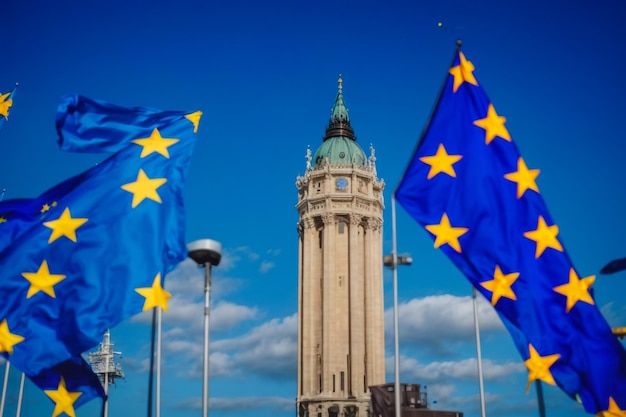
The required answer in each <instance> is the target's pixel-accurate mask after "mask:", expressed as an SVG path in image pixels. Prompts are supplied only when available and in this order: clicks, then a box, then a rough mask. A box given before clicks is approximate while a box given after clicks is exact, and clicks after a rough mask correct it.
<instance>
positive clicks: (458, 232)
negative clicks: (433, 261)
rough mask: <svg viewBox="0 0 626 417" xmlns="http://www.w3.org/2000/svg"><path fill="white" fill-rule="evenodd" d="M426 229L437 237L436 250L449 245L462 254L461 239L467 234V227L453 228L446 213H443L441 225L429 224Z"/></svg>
mask: <svg viewBox="0 0 626 417" xmlns="http://www.w3.org/2000/svg"><path fill="white" fill-rule="evenodd" d="M425 227H426V230H428V231H429V232H430V233H432V234H433V235H435V236H436V238H435V245H434V246H435V248H438V247H440V246H442V245H444V244H446V243H447V244H448V245H450V246H451V247H452V248H453V249H454V250H455V251H457V252H458V253H461V245H460V244H459V237H461V236H463V235H464V234H465V233H467V231H468V230H469V229H468V228H467V227H452V226H451V225H450V220H448V215H447V214H446V213H443V216H441V223H439V224H429V225H426V226H425Z"/></svg>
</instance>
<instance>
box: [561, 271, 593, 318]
mask: <svg viewBox="0 0 626 417" xmlns="http://www.w3.org/2000/svg"><path fill="white" fill-rule="evenodd" d="M595 280H596V276H595V275H590V276H588V277H586V278H583V279H579V278H578V275H577V274H576V271H574V268H570V270H569V282H568V283H567V284H563V285H559V286H558V287H554V288H553V290H554V291H556V292H558V293H559V294H561V295H564V296H566V297H567V306H566V308H565V312H566V313H569V312H570V310H571V309H572V307H574V304H576V302H578V301H582V302H585V303H588V304H591V305H593V304H594V303H593V298H591V294H589V288H590V287H591V286H592V285H593V283H594V281H595Z"/></svg>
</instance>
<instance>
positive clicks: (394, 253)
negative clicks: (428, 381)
mask: <svg viewBox="0 0 626 417" xmlns="http://www.w3.org/2000/svg"><path fill="white" fill-rule="evenodd" d="M391 256H392V257H393V260H392V262H393V266H392V268H393V343H394V370H395V379H394V381H395V385H394V393H395V403H396V417H400V409H401V404H400V356H399V355H400V353H399V352H400V347H399V345H400V344H399V338H398V252H397V248H396V196H395V194H392V195H391Z"/></svg>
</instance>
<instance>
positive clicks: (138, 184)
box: [121, 168, 167, 208]
mask: <svg viewBox="0 0 626 417" xmlns="http://www.w3.org/2000/svg"><path fill="white" fill-rule="evenodd" d="M166 182H167V179H166V178H153V179H152V178H148V176H147V175H146V173H145V172H143V169H141V168H140V169H139V174H137V180H136V181H135V182H129V183H128V184H124V185H122V186H121V188H122V190H125V191H128V192H129V193H132V194H133V202H132V204H131V206H132V208H135V207H137V206H138V205H139V203H141V202H142V201H143V200H145V199H146V198H149V199H150V200H153V201H156V202H157V203H161V197H160V196H159V193H157V191H156V190H157V188H159V187H160V186H162V185H163V184H165V183H166Z"/></svg>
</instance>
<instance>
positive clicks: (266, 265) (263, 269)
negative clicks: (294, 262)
mask: <svg viewBox="0 0 626 417" xmlns="http://www.w3.org/2000/svg"><path fill="white" fill-rule="evenodd" d="M274 266H275V264H274V262H270V261H263V262H261V266H260V267H259V272H260V273H262V274H267V273H268V272H269V270H270V269H272V268H274Z"/></svg>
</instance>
